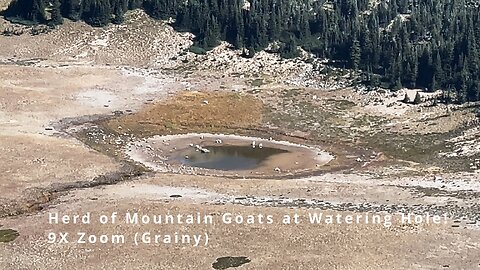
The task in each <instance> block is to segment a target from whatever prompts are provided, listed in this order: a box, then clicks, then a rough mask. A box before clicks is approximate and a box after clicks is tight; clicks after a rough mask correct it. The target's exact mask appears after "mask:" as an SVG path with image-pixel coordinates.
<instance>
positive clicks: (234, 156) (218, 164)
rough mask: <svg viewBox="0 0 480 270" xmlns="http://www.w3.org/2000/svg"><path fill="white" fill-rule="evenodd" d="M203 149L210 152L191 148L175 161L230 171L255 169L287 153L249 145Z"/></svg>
mask: <svg viewBox="0 0 480 270" xmlns="http://www.w3.org/2000/svg"><path fill="white" fill-rule="evenodd" d="M205 148H206V149H208V150H209V151H210V152H209V153H202V152H201V151H196V149H195V148H193V147H192V148H189V149H186V150H185V151H181V153H179V155H178V156H177V157H176V158H175V159H176V160H177V161H179V162H180V163H182V164H184V165H186V166H190V167H198V168H204V169H214V170H222V171H232V170H250V169H255V168H257V167H258V166H259V165H260V164H261V163H262V162H263V161H265V160H267V159H268V158H269V157H271V156H274V155H278V154H283V153H288V151H287V150H283V149H278V148H273V147H263V148H259V147H255V148H253V147H252V146H250V145H249V146H236V145H219V146H208V147H205Z"/></svg>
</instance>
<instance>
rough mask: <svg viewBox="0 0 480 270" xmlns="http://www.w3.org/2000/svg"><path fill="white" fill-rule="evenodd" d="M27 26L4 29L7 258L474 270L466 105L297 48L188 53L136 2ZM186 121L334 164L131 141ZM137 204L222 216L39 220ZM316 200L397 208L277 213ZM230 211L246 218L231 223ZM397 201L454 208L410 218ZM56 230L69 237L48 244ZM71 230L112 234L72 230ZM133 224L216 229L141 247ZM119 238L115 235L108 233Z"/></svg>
mask: <svg viewBox="0 0 480 270" xmlns="http://www.w3.org/2000/svg"><path fill="white" fill-rule="evenodd" d="M1 27H3V29H6V28H11V27H17V28H20V27H19V26H12V25H10V24H9V23H8V22H5V21H3V20H2V21H1V26H0V28H1ZM0 30H1V29H0ZM23 31H24V34H22V35H19V36H16V35H14V36H8V37H7V36H0V45H1V46H0V62H1V63H0V74H1V76H0V80H1V84H0V150H2V151H0V160H1V161H2V162H1V163H0V168H1V169H2V172H3V173H2V175H1V176H0V187H1V189H0V190H1V191H2V192H0V253H1V254H2V255H1V256H0V269H72V268H74V269H75V268H80V267H82V268H84V269H226V268H227V267H238V269H480V261H479V260H478V254H479V253H480V233H479V226H480V217H479V213H480V208H479V207H480V205H479V203H478V201H479V197H480V181H479V179H480V171H479V170H478V168H479V167H480V149H479V148H478V144H479V132H478V120H477V119H478V118H477V116H476V112H475V107H473V106H451V105H450V106H446V105H442V104H440V105H437V106H430V105H429V104H427V103H424V104H420V105H413V104H405V103H403V102H402V100H403V99H404V96H405V94H406V93H407V92H406V90H401V91H399V92H389V91H385V90H381V89H380V90H377V91H370V92H366V91H365V89H363V88H362V87H353V86H351V81H352V80H351V77H352V76H353V75H352V74H351V73H350V72H349V71H345V70H341V69H333V68H330V67H328V66H326V65H325V61H320V60H315V61H313V62H312V61H310V60H308V59H309V58H310V56H308V55H307V54H304V56H303V58H301V59H298V60H280V59H279V58H278V57H277V56H276V55H274V54H269V53H266V52H262V53H259V54H257V55H256V56H255V58H253V59H245V58H242V57H239V56H238V55H239V54H240V52H238V51H231V50H229V49H228V48H226V45H225V44H222V45H221V46H220V47H218V48H217V49H215V50H213V51H211V52H208V53H207V54H206V55H195V54H193V53H191V52H186V51H185V48H188V46H190V44H191V38H192V37H191V36H190V35H189V34H186V33H176V32H175V31H173V30H172V28H171V27H169V26H168V25H167V24H166V23H165V22H156V21H154V20H152V19H149V18H147V17H145V15H144V14H143V13H141V12H138V11H135V12H131V13H129V15H128V16H127V23H126V24H125V25H123V26H108V27H105V28H91V27H89V26H87V25H85V24H82V23H72V22H66V24H65V25H64V26H62V27H60V28H58V29H54V30H51V31H50V32H49V33H44V34H40V35H35V36H32V35H30V33H29V29H26V28H25V29H24V30H23ZM327 70H328V72H326V71H327ZM407 94H409V95H412V93H410V92H408V93H407ZM205 101H207V102H205ZM190 132H201V133H225V134H236V135H243V136H253V137H261V138H269V137H273V139H274V140H278V141H289V142H292V143H295V144H300V145H308V146H312V147H317V148H318V149H321V150H322V151H325V152H328V153H329V154H330V155H332V156H333V157H334V159H333V160H331V161H330V162H328V163H327V164H322V165H321V166H320V168H319V169H318V171H316V172H315V173H309V174H298V175H296V174H293V175H291V176H290V177H284V176H282V177H280V176H272V175H270V176H268V177H263V178H254V177H241V178H237V177H235V176H232V175H229V176H226V175H225V176H222V175H216V176H207V175H202V174H197V175H194V174H193V175H192V174H184V173H182V174H180V173H178V172H173V171H167V172H155V171H153V170H151V169H150V168H149V167H148V166H145V164H141V163H138V162H135V160H132V159H131V158H130V157H129V156H128V155H127V154H128V152H126V151H125V149H126V147H128V145H129V144H131V143H135V142H139V141H140V142H142V141H144V140H147V139H148V138H149V137H151V136H155V135H172V134H185V133H190ZM139 147H145V148H147V146H146V145H143V144H141V145H140V146H139ZM135 211H140V212H142V213H144V214H149V215H153V214H162V213H173V214H185V215H186V214H189V213H197V212H201V213H203V214H210V215H212V216H214V217H215V223H214V224H177V225H175V226H173V225H155V224H143V225H132V224H126V223H125V222H122V221H121V222H118V223H116V224H111V223H109V224H100V223H98V221H97V220H96V221H94V222H92V223H91V224H50V223H49V219H48V217H49V215H50V214H51V213H60V214H62V215H63V214H67V215H73V214H81V215H83V214H85V213H87V212H90V213H91V214H92V215H93V216H94V217H97V216H99V215H101V214H108V215H110V214H111V213H112V212H118V213H119V215H123V214H125V213H126V212H135ZM319 211H321V212H324V213H325V214H334V215H337V214H341V215H348V214H355V215H363V216H367V215H374V214H376V215H380V216H382V217H384V216H388V215H392V216H393V217H394V220H393V222H392V224H391V226H385V224H383V223H382V224H365V222H360V223H358V224H357V223H355V224H345V223H343V224H331V225H326V224H310V223H308V222H300V223H299V224H282V222H281V220H282V219H281V217H283V216H284V215H294V214H295V213H297V214H298V215H299V216H300V217H303V218H306V217H307V216H308V215H309V214H311V213H314V212H319ZM225 213H233V214H234V215H241V216H244V217H247V216H248V215H253V216H255V218H254V222H253V224H245V223H244V224H226V223H225V222H222V216H223V215H224V214H225ZM402 213H403V214H408V213H411V214H415V215H419V216H421V217H424V218H425V217H426V216H427V215H443V214H447V216H448V218H447V219H446V220H445V222H441V224H425V223H421V224H413V223H408V224H403V223H402V222H400V220H401V216H402ZM259 214H261V215H272V216H273V219H274V220H273V222H272V224H262V223H260V221H259V219H258V215H259ZM303 221H306V220H303ZM12 230H13V231H12ZM60 232H62V233H64V232H68V233H69V235H70V236H69V240H70V241H69V243H65V242H63V243H59V241H58V240H59V239H55V240H56V241H53V242H55V243H49V242H48V241H49V237H51V236H52V233H54V234H55V236H56V237H59V235H58V234H59V233H60ZM79 232H85V233H87V234H88V235H96V236H100V235H102V234H104V235H106V237H107V238H109V240H110V243H107V244H100V243H95V244H91V243H90V244H88V243H87V244H83V243H79V241H75V240H77V239H75V237H78V235H77V233H79ZM144 232H151V233H156V234H161V235H165V234H167V235H173V234H174V233H175V232H177V233H179V234H190V235H193V234H198V235H202V237H203V236H205V235H208V236H209V237H210V240H209V244H208V245H206V246H205V245H201V246H194V245H193V244H165V243H154V244H151V243H150V244H140V245H138V246H137V245H135V244H134V243H133V242H132V241H131V240H132V239H133V238H134V236H135V234H136V233H141V234H142V233H144ZM112 234H122V235H124V236H125V238H126V239H127V241H126V243H124V244H112V243H111V240H112V239H113V236H112ZM72 237H73V238H72ZM202 239H203V238H202ZM50 240H51V239H50Z"/></svg>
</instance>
